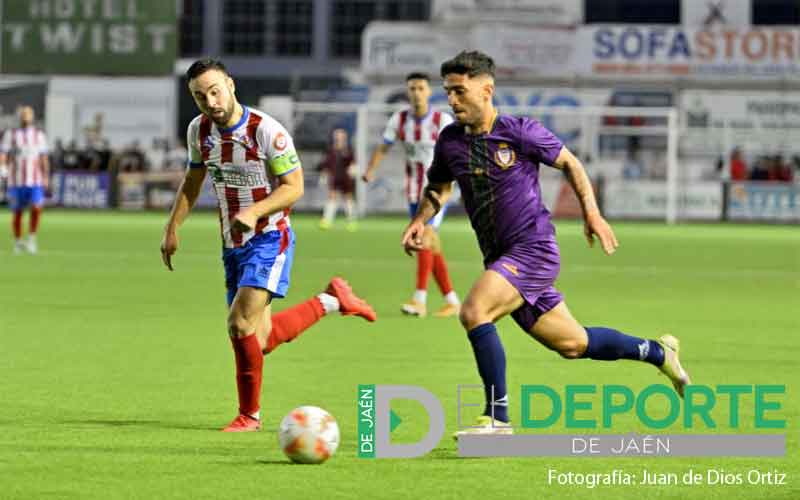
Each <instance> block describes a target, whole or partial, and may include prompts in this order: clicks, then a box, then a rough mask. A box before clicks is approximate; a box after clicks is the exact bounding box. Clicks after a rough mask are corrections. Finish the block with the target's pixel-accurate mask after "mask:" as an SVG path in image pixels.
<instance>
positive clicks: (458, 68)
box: [441, 50, 494, 78]
mask: <svg viewBox="0 0 800 500" xmlns="http://www.w3.org/2000/svg"><path fill="white" fill-rule="evenodd" d="M441 72H442V78H444V77H446V76H447V75H449V74H450V73H456V74H458V75H467V76H469V77H470V78H472V77H475V76H478V75H489V76H491V77H492V78H494V60H493V59H492V58H491V57H489V56H488V55H486V54H484V53H483V52H479V51H477V50H473V51H471V52H468V51H466V50H464V51H462V52H461V53H460V54H458V55H457V56H455V57H454V58H452V59H450V60H447V61H445V62H443V63H442V70H441Z"/></svg>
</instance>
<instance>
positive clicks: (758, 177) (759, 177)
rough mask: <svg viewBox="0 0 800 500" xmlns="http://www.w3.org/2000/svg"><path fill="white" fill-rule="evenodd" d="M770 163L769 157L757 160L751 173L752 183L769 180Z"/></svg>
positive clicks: (761, 157)
mask: <svg viewBox="0 0 800 500" xmlns="http://www.w3.org/2000/svg"><path fill="white" fill-rule="evenodd" d="M769 161H770V160H769V158H768V157H767V156H759V157H758V158H757V159H756V162H755V164H754V165H753V169H752V170H751V171H750V180H751V181H766V180H769Z"/></svg>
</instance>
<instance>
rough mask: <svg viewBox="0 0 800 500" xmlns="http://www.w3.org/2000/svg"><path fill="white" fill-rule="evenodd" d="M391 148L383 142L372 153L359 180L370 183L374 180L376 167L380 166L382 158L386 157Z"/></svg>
mask: <svg viewBox="0 0 800 500" xmlns="http://www.w3.org/2000/svg"><path fill="white" fill-rule="evenodd" d="M391 147H392V145H391V144H387V143H385V142H384V143H382V144H379V145H378V147H377V148H375V151H373V152H372V157H371V158H370V159H369V165H367V170H366V172H364V175H362V176H361V180H363V181H364V182H370V181H372V179H374V178H375V171H376V170H378V166H379V165H380V164H381V161H383V157H384V156H386V153H388V152H389V148H391Z"/></svg>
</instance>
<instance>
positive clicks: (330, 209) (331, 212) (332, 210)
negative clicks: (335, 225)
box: [322, 200, 336, 222]
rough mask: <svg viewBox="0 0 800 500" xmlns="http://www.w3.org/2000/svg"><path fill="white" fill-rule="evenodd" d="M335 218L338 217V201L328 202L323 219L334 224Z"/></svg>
mask: <svg viewBox="0 0 800 500" xmlns="http://www.w3.org/2000/svg"><path fill="white" fill-rule="evenodd" d="M335 217H336V201H335V200H328V201H327V202H326V203H325V210H324V211H323V212H322V218H323V219H324V220H325V221H326V222H333V219H334V218H335Z"/></svg>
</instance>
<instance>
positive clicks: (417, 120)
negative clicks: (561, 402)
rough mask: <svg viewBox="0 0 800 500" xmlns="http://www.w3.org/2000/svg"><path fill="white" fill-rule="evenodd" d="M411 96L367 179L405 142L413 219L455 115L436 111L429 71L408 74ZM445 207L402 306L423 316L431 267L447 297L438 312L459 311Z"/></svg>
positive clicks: (429, 232)
mask: <svg viewBox="0 0 800 500" xmlns="http://www.w3.org/2000/svg"><path fill="white" fill-rule="evenodd" d="M406 95H407V96H408V101H409V104H410V107H409V108H408V109H403V110H400V111H397V112H396V113H394V114H393V115H392V116H391V118H389V122H388V123H387V124H386V129H385V131H384V133H383V144H381V145H379V146H378V147H377V148H376V149H375V151H374V152H373V154H372V158H370V161H369V166H368V167H367V171H366V172H365V173H364V175H363V177H362V180H363V181H364V182H370V181H372V180H373V178H374V177H375V171H376V170H377V169H378V166H379V165H380V163H381V161H382V160H383V157H384V156H385V155H386V153H387V152H388V151H389V148H390V147H391V146H392V144H394V143H395V142H397V141H399V142H400V143H402V145H403V148H404V150H405V156H406V166H405V169H406V182H405V192H406V198H407V199H408V210H409V213H410V215H411V217H412V218H413V217H414V215H415V214H416V213H417V206H418V205H419V202H420V195H421V193H422V189H423V187H425V184H426V183H427V177H426V173H427V171H428V168H429V167H430V166H431V162H432V161H433V147H434V145H435V144H436V139H437V138H438V137H439V132H440V131H441V130H442V129H444V128H445V127H446V126H447V125H449V124H451V123H452V122H453V118H452V117H451V116H450V115H449V114H447V113H443V112H441V111H434V110H432V109H431V107H430V104H429V102H428V101H429V99H430V97H431V86H430V77H429V76H428V75H427V74H425V73H411V74H409V75H408V76H407V77H406ZM446 211H447V208H446V207H443V208H442V210H441V211H440V212H439V213H438V214H437V215H436V217H434V218H433V219H431V220H430V221H428V223H427V225H426V226H425V234H424V236H423V249H422V250H420V251H419V252H417V286H416V290H415V291H414V295H413V297H412V298H411V300H410V301H408V302H407V303H405V304H403V305H402V306H401V310H402V311H403V313H404V314H408V315H410V316H420V317H423V316H425V315H426V314H427V298H428V278H429V276H430V274H431V271H433V276H434V278H435V279H436V282H437V284H438V285H439V289H440V290H441V292H442V295H443V296H444V298H445V301H446V303H445V305H444V306H443V307H442V308H441V309H439V310H438V311H437V312H436V313H434V316H438V317H449V316H455V315H457V314H458V311H459V307H460V301H459V300H458V295H457V294H456V292H455V290H453V285H452V283H451V282H450V274H449V272H448V270H447V263H446V261H445V259H444V254H443V253H442V243H441V240H440V239H439V234H438V233H437V230H438V229H439V226H440V225H441V223H442V219H443V218H444V214H445V212H446Z"/></svg>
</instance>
